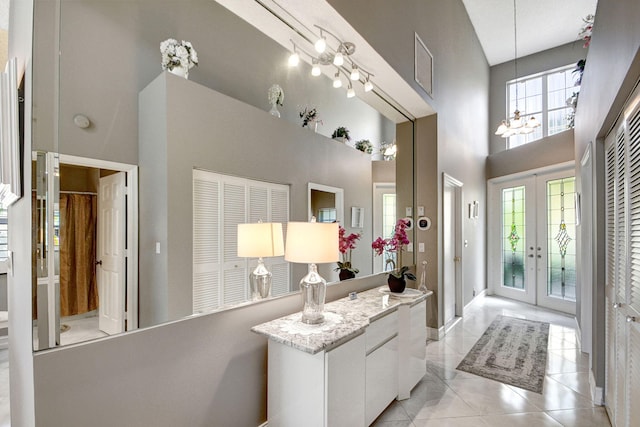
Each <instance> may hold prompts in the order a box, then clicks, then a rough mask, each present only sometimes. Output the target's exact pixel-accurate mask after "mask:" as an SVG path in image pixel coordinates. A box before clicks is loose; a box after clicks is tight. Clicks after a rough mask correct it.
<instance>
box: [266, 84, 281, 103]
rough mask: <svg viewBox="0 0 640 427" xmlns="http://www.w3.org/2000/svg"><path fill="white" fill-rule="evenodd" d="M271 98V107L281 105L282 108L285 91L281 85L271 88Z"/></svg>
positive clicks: (268, 94) (274, 85) (269, 95)
mask: <svg viewBox="0 0 640 427" xmlns="http://www.w3.org/2000/svg"><path fill="white" fill-rule="evenodd" d="M267 96H268V98H269V104H271V105H279V106H281V107H282V105H283V102H284V91H283V90H282V88H281V87H280V85H277V84H273V85H271V87H270V88H269V92H268V93H267Z"/></svg>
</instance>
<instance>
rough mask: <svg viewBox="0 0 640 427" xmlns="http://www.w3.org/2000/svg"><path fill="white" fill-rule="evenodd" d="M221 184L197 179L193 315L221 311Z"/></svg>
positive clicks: (200, 176)
mask: <svg viewBox="0 0 640 427" xmlns="http://www.w3.org/2000/svg"><path fill="white" fill-rule="evenodd" d="M219 206H220V183H219V182H216V181H215V180H210V179H208V177H203V176H202V174H201V173H200V171H194V175H193V312H194V313H201V312H203V311H207V310H212V309H214V308H216V307H218V304H219V302H218V292H219V286H220V278H219V272H220V247H221V241H220V232H219V227H218V223H219V215H220V212H219Z"/></svg>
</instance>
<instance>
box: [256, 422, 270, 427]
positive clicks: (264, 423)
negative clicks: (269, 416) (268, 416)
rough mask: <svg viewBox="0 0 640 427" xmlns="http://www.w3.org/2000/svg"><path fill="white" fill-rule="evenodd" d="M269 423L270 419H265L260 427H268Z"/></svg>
mask: <svg viewBox="0 0 640 427" xmlns="http://www.w3.org/2000/svg"><path fill="white" fill-rule="evenodd" d="M268 425H269V421H265V422H263V423H262V424H260V425H259V426H258V427H267V426H268Z"/></svg>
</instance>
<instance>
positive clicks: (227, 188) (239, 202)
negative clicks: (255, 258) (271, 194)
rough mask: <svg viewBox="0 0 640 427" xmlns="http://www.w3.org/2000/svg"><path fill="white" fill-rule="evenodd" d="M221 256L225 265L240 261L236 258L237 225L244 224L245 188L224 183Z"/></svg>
mask: <svg viewBox="0 0 640 427" xmlns="http://www.w3.org/2000/svg"><path fill="white" fill-rule="evenodd" d="M222 210H223V212H224V219H223V224H224V226H223V233H224V248H223V256H224V262H225V264H226V263H228V262H236V261H241V260H240V258H238V236H237V234H238V224H244V223H245V222H246V219H245V218H246V204H245V186H244V185H238V184H235V183H234V184H231V183H228V182H225V183H224V203H223V206H222Z"/></svg>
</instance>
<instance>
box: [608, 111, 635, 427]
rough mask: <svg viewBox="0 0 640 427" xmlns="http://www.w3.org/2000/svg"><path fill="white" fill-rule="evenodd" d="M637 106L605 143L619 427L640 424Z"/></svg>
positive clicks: (611, 364) (613, 383) (611, 386)
mask: <svg viewBox="0 0 640 427" xmlns="http://www.w3.org/2000/svg"><path fill="white" fill-rule="evenodd" d="M629 105H633V104H632V103H630V104H629ZM635 105H636V106H635V107H632V108H630V109H628V110H627V111H625V114H624V115H623V116H622V117H621V119H620V122H619V123H617V124H616V126H615V127H614V131H612V132H611V133H610V134H609V135H608V136H607V138H606V141H605V171H606V179H605V183H606V225H607V230H606V236H607V245H606V249H607V257H606V302H605V303H606V310H607V312H606V313H607V316H606V325H605V329H606V346H607V348H606V365H605V366H606V371H605V379H606V382H605V393H606V394H605V404H606V406H607V409H608V411H609V414H610V416H611V419H612V425H614V426H616V427H630V426H636V425H640V408H637V406H638V405H637V404H636V402H637V401H638V398H640V323H639V322H640V107H639V106H638V105H639V104H635Z"/></svg>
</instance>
